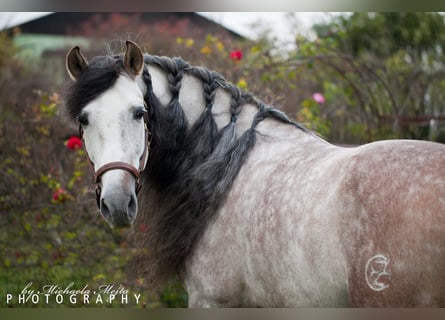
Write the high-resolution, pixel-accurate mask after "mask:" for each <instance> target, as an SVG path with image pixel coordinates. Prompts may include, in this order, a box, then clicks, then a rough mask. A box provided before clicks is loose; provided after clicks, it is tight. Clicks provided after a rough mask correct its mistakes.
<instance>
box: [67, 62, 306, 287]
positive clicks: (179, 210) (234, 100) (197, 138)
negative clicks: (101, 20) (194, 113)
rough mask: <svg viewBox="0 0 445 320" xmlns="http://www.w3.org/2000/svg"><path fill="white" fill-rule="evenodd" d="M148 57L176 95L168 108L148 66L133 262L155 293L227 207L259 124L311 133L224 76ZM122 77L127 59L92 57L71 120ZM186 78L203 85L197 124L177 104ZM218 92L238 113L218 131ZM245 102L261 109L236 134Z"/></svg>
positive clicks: (71, 104) (70, 99)
mask: <svg viewBox="0 0 445 320" xmlns="http://www.w3.org/2000/svg"><path fill="white" fill-rule="evenodd" d="M144 60H145V64H146V65H156V66H158V67H160V68H161V69H163V70H164V71H165V72H166V74H167V79H168V83H169V89H170V91H171V93H172V99H171V101H170V102H169V104H168V105H167V106H162V105H161V103H160V102H159V99H158V98H157V97H156V96H155V95H154V93H153V86H152V82H151V77H150V74H149V72H148V69H147V67H145V68H144V72H143V80H144V82H145V84H146V86H147V92H146V95H145V102H146V104H147V106H148V108H149V109H148V112H149V119H150V121H149V126H150V128H149V129H150V131H151V135H152V141H151V147H150V155H149V160H148V164H147V167H146V169H145V170H144V172H143V175H142V190H141V192H140V194H139V196H138V197H139V199H138V201H139V214H138V223H144V224H145V225H146V226H148V228H149V229H148V231H147V232H145V233H143V234H138V233H137V232H136V229H137V228H136V229H135V230H134V233H133V236H134V237H135V240H136V241H135V242H136V243H137V244H138V245H140V246H141V247H142V248H144V250H142V252H143V254H141V255H140V256H138V258H137V260H138V261H137V263H136V264H135V265H136V266H137V268H138V271H139V272H140V271H141V270H142V273H143V275H144V276H145V277H146V280H147V282H148V283H149V285H150V288H154V287H159V286H161V285H162V284H164V283H165V280H167V279H168V278H169V277H170V276H171V275H172V274H174V273H180V272H181V270H182V266H183V264H184V261H185V259H186V258H187V257H188V256H189V255H190V254H191V253H192V250H193V248H194V244H195V243H196V241H197V240H198V239H199V237H200V236H201V235H202V233H203V231H204V230H205V228H206V226H207V225H208V223H209V221H210V220H211V219H212V218H213V217H214V216H215V213H216V212H217V210H218V208H220V206H221V205H222V204H223V203H224V200H225V198H226V196H227V194H228V192H229V190H230V188H231V186H232V183H233V181H234V180H235V178H236V176H237V174H238V172H239V170H240V168H241V167H242V165H243V163H244V161H245V159H246V158H247V156H248V154H249V151H250V150H251V149H252V148H253V147H254V145H255V140H256V129H255V128H256V126H257V124H258V123H259V122H260V121H262V120H263V119H265V118H268V117H272V118H274V119H276V120H278V121H281V122H283V123H287V124H290V125H293V126H295V127H296V128H299V129H301V130H303V131H307V129H305V128H304V127H302V126H301V125H299V124H298V123H296V122H293V121H291V120H290V119H289V118H288V117H287V116H286V115H285V114H284V113H282V112H280V111H279V110H277V109H275V108H272V107H270V106H267V105H265V104H264V103H263V102H262V101H260V100H258V99H256V98H255V97H254V96H253V95H251V94H250V93H247V92H244V91H241V90H240V89H239V88H237V87H236V86H233V85H232V84H230V83H229V82H227V81H226V80H225V79H224V78H223V77H222V76H221V75H220V74H219V73H216V72H214V71H211V70H208V69H206V68H203V67H192V66H190V65H189V64H188V63H187V62H185V61H184V60H182V59H180V58H168V57H157V56H151V55H144ZM90 68H91V70H89V69H90ZM123 72H124V70H123V66H122V57H119V56H114V57H97V58H95V59H93V60H92V61H91V63H90V64H89V68H87V69H86V70H85V71H84V72H82V73H81V75H80V76H79V78H78V80H77V81H76V82H75V83H74V84H72V85H71V86H70V88H69V90H68V91H67V95H66V98H65V100H66V102H65V105H66V109H67V111H68V113H69V114H70V116H71V118H72V119H75V118H76V117H77V116H78V115H79V113H80V112H81V109H82V108H83V107H84V106H85V105H86V104H87V103H88V102H90V101H92V100H93V99H94V98H96V97H97V96H98V95H99V94H100V93H102V92H104V91H106V90H107V89H109V88H110V87H111V86H112V85H113V83H114V82H115V81H116V79H117V78H118V77H119V75H120V74H122V73H123ZM184 73H188V74H192V75H193V76H195V77H197V78H198V79H200V80H201V81H202V83H203V95H204V101H205V109H204V112H203V113H202V114H201V116H200V118H199V119H198V120H197V121H196V123H194V124H193V126H192V127H190V126H189V124H188V122H187V117H186V115H185V114H184V110H183V109H182V107H181V105H180V103H179V91H180V89H181V80H182V78H183V76H184ZM218 88H223V89H224V90H226V91H227V92H228V93H229V95H230V96H231V102H230V112H231V114H232V117H231V121H230V122H229V124H227V125H226V126H225V127H223V128H221V129H220V130H218V127H217V125H216V123H215V120H214V118H213V115H212V112H211V111H212V106H213V103H214V99H215V92H216V89H218ZM247 103H249V104H253V105H256V106H257V107H258V112H257V114H256V115H255V117H254V119H253V122H252V124H251V127H250V128H249V129H247V130H246V131H245V132H244V133H243V134H242V135H241V136H240V137H238V136H237V135H236V130H235V127H236V121H237V117H238V114H239V113H240V111H241V108H242V106H243V105H244V104H247Z"/></svg>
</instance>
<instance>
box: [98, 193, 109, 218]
mask: <svg viewBox="0 0 445 320" xmlns="http://www.w3.org/2000/svg"><path fill="white" fill-rule="evenodd" d="M100 212H101V213H102V215H103V216H104V218H105V219H106V220H107V221H108V220H109V219H110V218H111V212H110V209H108V206H107V204H106V203H105V199H104V198H102V199H101V201H100Z"/></svg>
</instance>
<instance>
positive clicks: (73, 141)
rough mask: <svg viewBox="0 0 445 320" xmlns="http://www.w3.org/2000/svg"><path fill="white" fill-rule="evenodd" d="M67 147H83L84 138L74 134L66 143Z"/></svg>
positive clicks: (74, 148) (72, 148)
mask: <svg viewBox="0 0 445 320" xmlns="http://www.w3.org/2000/svg"><path fill="white" fill-rule="evenodd" d="M65 145H66V147H67V148H68V149H71V150H76V149H79V148H81V147H82V140H81V139H80V138H79V137H77V136H72V137H71V138H69V139H68V140H67V141H66V143H65Z"/></svg>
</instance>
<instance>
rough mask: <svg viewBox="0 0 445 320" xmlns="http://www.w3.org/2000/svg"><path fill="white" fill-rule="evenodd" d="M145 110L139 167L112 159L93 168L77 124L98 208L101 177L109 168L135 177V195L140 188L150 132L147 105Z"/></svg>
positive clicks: (81, 128) (148, 149) (80, 129)
mask: <svg viewBox="0 0 445 320" xmlns="http://www.w3.org/2000/svg"><path fill="white" fill-rule="evenodd" d="M145 111H146V112H144V116H143V119H144V131H145V146H144V152H143V153H142V155H141V157H140V158H139V168H136V167H134V166H133V165H131V164H129V163H126V162H123V161H113V162H109V163H106V164H104V165H103V166H101V167H100V168H99V169H97V171H95V170H94V163H93V161H92V160H91V158H90V156H89V154H88V150H87V148H86V146H85V141H84V138H83V127H82V125H79V137H80V139H81V140H82V145H83V147H84V150H85V153H86V156H87V158H88V161H89V163H90V165H91V168H92V171H93V173H94V182H95V184H96V202H97V206H98V208H99V209H100V195H101V192H102V187H101V177H102V176H103V174H104V173H105V172H108V171H110V170H124V171H127V172H129V173H130V174H131V175H132V176H133V177H134V179H135V183H136V188H135V189H136V195H137V194H138V193H139V191H140V190H141V184H140V179H141V174H142V171H144V169H145V166H146V164H147V162H148V156H149V153H150V144H151V133H150V130H149V128H148V127H149V118H148V110H147V106H145Z"/></svg>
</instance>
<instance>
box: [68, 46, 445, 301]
mask: <svg viewBox="0 0 445 320" xmlns="http://www.w3.org/2000/svg"><path fill="white" fill-rule="evenodd" d="M127 46H129V47H130V48H127V53H126V54H125V57H124V58H123V59H122V60H123V69H124V70H133V75H134V77H133V78H132V77H130V78H131V79H133V80H132V81H134V82H135V83H137V85H138V86H139V87H140V88H141V92H142V93H143V94H144V97H145V98H144V99H145V100H146V102H147V105H148V107H149V116H150V121H151V123H150V129H151V131H152V135H153V141H152V146H151V154H150V159H149V160H148V164H147V167H148V169H147V170H145V171H144V172H143V177H142V178H143V179H142V180H143V181H142V182H143V190H144V191H143V192H142V193H141V194H140V195H139V197H138V202H139V211H141V212H142V215H140V218H141V219H143V221H145V223H147V224H148V225H149V227H150V231H149V232H148V233H147V235H146V237H147V239H145V242H143V243H144V245H146V246H147V247H148V248H149V254H150V261H151V262H147V268H148V269H149V273H150V272H151V274H152V278H156V277H160V276H162V275H163V272H164V273H166V275H167V276H168V275H170V273H171V272H173V271H174V272H178V273H179V274H180V275H181V277H182V279H183V280H184V283H185V286H186V289H187V292H188V294H189V306H191V307H218V306H265V307H267V306H269V307H270V306H282V307H284V306H304V307H314V306H331V307H333V306H347V305H352V306H357V307H358V306H419V305H420V306H424V305H429V306H436V305H440V306H443V305H445V288H444V287H445V272H443V270H444V269H443V266H444V262H445V246H444V244H445V196H444V195H445V194H444V193H445V179H444V177H445V147H443V146H442V145H440V144H435V143H429V142H418V141H397V140H393V141H382V142H376V143H371V144H368V145H364V146H361V147H356V148H340V147H336V146H333V145H331V144H329V143H327V142H325V141H324V140H322V139H320V138H319V137H317V136H315V135H314V134H312V133H310V132H308V131H307V130H305V129H304V128H302V127H301V126H299V125H298V124H296V123H293V122H292V121H290V120H288V119H287V117H285V116H284V115H283V114H281V113H279V112H278V111H277V110H276V109H273V108H270V107H266V106H265V105H264V104H262V103H261V102H260V101H258V100H256V98H254V97H252V96H250V95H244V94H243V93H242V92H240V91H239V90H237V89H236V88H234V87H233V86H231V85H230V84H228V83H227V82H225V80H224V79H222V78H221V76H220V75H218V74H215V73H211V72H209V71H208V70H206V69H203V68H196V67H195V68H192V67H190V66H188V65H185V64H184V62H183V61H181V60H172V59H167V58H157V57H152V56H148V55H146V56H144V60H145V67H146V69H147V70H148V72H146V71H144V72H142V66H139V67H136V68H135V67H134V64H132V63H130V62H131V61H136V62H137V61H139V60H140V58H139V56H137V57H136V58H132V57H127V56H128V55H130V56H131V55H132V54H134V52H136V51H137V50H136V49H135V48H134V47H133V45H131V44H130V45H128V44H127ZM128 52H130V53H128ZM139 54H140V52H139ZM79 59H80V58H79V56H78V55H77V56H75V57H72V56H71V57H70V55H69V57H68V62H71V64H70V63H68V65H74V66H82V68H87V67H85V65H86V62H85V63H84V62H82V61H77V60H79ZM70 60H73V61H70ZM118 61H121V60H118ZM127 61H130V62H127ZM127 64H128V65H127ZM69 69H70V67H69ZM71 69H73V67H71ZM71 71H72V72H71V73H73V71H74V73H77V72H76V68H74V70H71ZM79 72H81V70H79ZM118 76H122V75H118ZM118 76H117V77H118ZM124 76H125V75H124ZM107 92H108V91H107V90H106V89H104V92H103V93H102V94H103V95H106V94H107ZM98 99H99V100H100V99H101V98H98ZM92 100H93V101H94V99H92ZM86 104H87V105H88V106H91V105H93V106H94V104H91V102H88V103H86ZM88 106H87V108H88ZM76 108H77V109H80V110H81V109H82V108H83V106H80V107H79V106H77V107H76V106H74V107H73V108H72V109H73V110H74V112H73V111H71V114H72V116H73V117H74V118H75V115H77V114H78V113H79V112H80V111H79V110H77V109H76ZM92 109H94V108H93V107H89V112H90V113H92V112H93V110H92ZM141 128H142V127H141ZM140 130H142V129H140ZM139 132H142V131H139ZM137 151H138V152H135V154H140V153H141V150H139V149H138V150H137ZM88 152H89V153H90V152H91V150H88ZM132 159H135V160H126V161H127V162H129V161H133V163H137V157H135V156H134V157H133V158H132ZM110 160H111V161H114V160H116V159H109V161H110ZM117 160H122V159H117ZM113 173H114V172H107V173H105V174H104V175H103V181H102V182H103V183H104V184H105V182H107V181H109V180H113V175H112V174H113ZM121 174H122V175H124V176H125V177H126V179H125V180H126V188H127V189H128V188H129V187H128V186H129V182H128V181H130V180H129V179H130V176H129V174H128V173H126V172H122V173H121ZM120 179H121V180H122V178H120ZM114 185H117V182H115V183H114ZM104 190H105V187H104ZM121 219H122V218H121ZM152 270H154V271H152Z"/></svg>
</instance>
